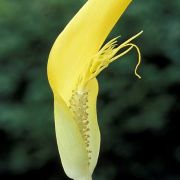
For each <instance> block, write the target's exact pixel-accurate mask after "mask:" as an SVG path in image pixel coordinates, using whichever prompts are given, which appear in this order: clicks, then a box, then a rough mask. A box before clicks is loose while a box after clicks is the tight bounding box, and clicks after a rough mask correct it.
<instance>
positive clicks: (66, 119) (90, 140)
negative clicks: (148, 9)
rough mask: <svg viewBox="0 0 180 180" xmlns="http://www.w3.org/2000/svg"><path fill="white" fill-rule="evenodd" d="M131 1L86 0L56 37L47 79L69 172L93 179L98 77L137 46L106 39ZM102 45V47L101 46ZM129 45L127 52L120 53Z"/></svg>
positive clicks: (63, 159)
mask: <svg viewBox="0 0 180 180" xmlns="http://www.w3.org/2000/svg"><path fill="white" fill-rule="evenodd" d="M130 2H131V0H88V1H87V2H86V4H85V5H84V6H83V7H82V8H81V9H80V11H79V12H78V13H77V14H76V15H75V17H74V18H73V19H72V20H71V21H70V22H69V24H68V25H67V26H66V27H65V29H64V30H63V31H62V32H61V34H60V35H59V36H58V38H57V39H56V41H55V43H54V45H53V47H52V49H51V52H50V55H49V60H48V79H49V83H50V85H51V88H52V91H53V93H54V113H55V129H56V137H57V144H58V149H59V153H60V157H61V162H62V165H63V168H64V171H65V172H66V174H67V176H68V177H70V178H72V179H75V180H89V179H91V177H92V173H93V171H94V168H95V166H96V163H97V159H98V155H99V148H100V132H99V127H98V123H97V113H96V99H97V94H98V82H97V80H96V76H97V75H98V74H99V73H100V72H101V71H102V70H103V69H104V68H106V67H107V66H108V65H109V64H110V63H111V62H113V61H114V60H116V59H118V58H119V57H121V56H123V55H125V54H126V53H127V52H129V51H130V50H131V49H132V48H136V50H137V52H138V55H139V59H138V64H137V66H136V69H135V73H136V75H137V76H138V77H139V78H140V76H139V75H138V74H137V72H136V71H137V68H138V66H139V64H140V61H141V56H140V51H139V48H138V47H137V46H136V45H135V44H133V43H131V41H132V40H133V39H135V38H136V37H137V36H139V35H140V34H141V33H142V32H140V33H138V34H137V35H135V36H133V37H132V38H130V39H129V40H127V41H126V42H124V43H123V44H121V45H120V46H116V39H117V38H115V39H113V40H112V41H110V42H109V43H107V44H106V45H105V46H103V47H102V48H101V46H102V44H103V43H104V41H105V39H106V37H107V36H108V34H109V33H110V31H111V30H112V28H113V27H114V25H115V24H116V22H117V21H118V19H119V18H120V16H121V15H122V14H123V12H124V11H125V10H126V8H127V7H128V5H129V4H130ZM100 48H101V49H100ZM122 48H126V50H125V51H124V52H122V53H121V54H118V51H119V50H120V49H122Z"/></svg>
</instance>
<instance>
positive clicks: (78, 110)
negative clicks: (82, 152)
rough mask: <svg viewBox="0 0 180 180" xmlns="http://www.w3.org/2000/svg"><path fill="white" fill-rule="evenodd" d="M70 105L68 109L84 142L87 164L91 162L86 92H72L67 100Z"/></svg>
mask: <svg viewBox="0 0 180 180" xmlns="http://www.w3.org/2000/svg"><path fill="white" fill-rule="evenodd" d="M69 103H70V107H69V108H70V109H71V111H72V113H73V115H74V119H75V121H76V122H77V124H78V127H79V129H80V132H81V135H82V138H83V140H84V144H85V146H86V151H87V154H88V158H89V162H88V164H90V160H91V153H92V151H91V150H90V149H89V143H90V141H89V138H90V136H89V130H90V129H89V120H88V113H87V110H88V92H87V91H82V90H77V91H72V96H71V98H70V100H69Z"/></svg>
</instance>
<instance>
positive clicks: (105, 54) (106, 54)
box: [78, 31, 143, 88]
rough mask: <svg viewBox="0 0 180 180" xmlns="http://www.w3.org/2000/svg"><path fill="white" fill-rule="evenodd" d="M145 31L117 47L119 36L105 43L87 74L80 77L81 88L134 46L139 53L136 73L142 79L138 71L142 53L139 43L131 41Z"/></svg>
mask: <svg viewBox="0 0 180 180" xmlns="http://www.w3.org/2000/svg"><path fill="white" fill-rule="evenodd" d="M142 33H143V31H141V32H139V33H138V34H136V35H134V36H133V37H131V38H130V39H128V40H127V41H125V42H124V43H122V44H121V45H119V46H118V47H115V46H116V45H117V44H116V43H117V39H118V38H119V37H116V38H114V39H112V40H111V41H109V42H108V43H107V44H105V45H104V46H103V47H102V48H101V49H100V50H99V52H98V53H97V54H96V55H95V56H93V57H92V58H91V60H90V62H89V64H88V65H87V71H86V73H85V74H82V75H81V76H80V78H79V82H78V86H79V87H80V88H83V87H85V86H86V85H87V83H88V82H89V81H90V80H91V79H93V78H95V77H96V76H98V75H99V73H100V72H101V71H102V70H104V69H105V68H107V67H108V65H109V64H110V63H111V62H113V61H115V60H117V59H118V58H120V57H122V56H124V55H126V54H127V53H128V52H129V51H131V50H132V49H133V48H135V49H136V51H137V53H138V63H137V65H136V67H135V70H134V73H135V75H136V76H137V77H138V78H139V79H141V76H140V75H139V74H138V73H137V70H138V68H139V65H140V64H141V53H140V50H139V48H138V46H137V45H135V44H133V43H131V41H132V40H134V39H135V38H137V37H138V36H140V35H141V34H142ZM126 47H128V49H126V50H125V51H124V52H121V53H120V54H118V55H116V54H117V53H118V52H119V51H120V50H121V49H123V48H126Z"/></svg>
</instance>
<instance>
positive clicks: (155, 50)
mask: <svg viewBox="0 0 180 180" xmlns="http://www.w3.org/2000/svg"><path fill="white" fill-rule="evenodd" d="M84 2H85V0H76V1H74V0H32V1H28V0H1V1H0V140H1V144H0V179H8V178H11V179H12V178H13V179H14V178H18V180H21V179H23V180H24V179H26V180H28V179H32V178H35V179H36V178H37V179H38V178H40V179H44V180H57V179H66V177H65V175H64V173H63V171H62V168H61V165H60V161H59V156H58V150H57V147H56V139H55V132H54V123H53V97H52V94H51V90H50V88H49V85H48V82H47V77H46V64H47V59H48V53H49V51H50V48H51V46H52V44H53V42H54V40H55V38H56V37H57V35H58V34H59V32H60V31H62V29H63V28H64V26H65V25H66V24H67V22H68V21H69V20H70V19H71V18H72V17H73V16H74V14H75V13H76V12H77V10H78V9H79V8H80V7H81V6H82V5H83V3H84ZM179 17H180V1H179V0H174V1H168V0H162V1H157V0H151V1H144V0H139V1H133V3H132V5H131V6H130V7H129V8H128V10H127V11H126V13H125V14H124V15H123V17H122V18H121V20H120V21H119V23H118V24H117V25H116V27H115V29H114V30H113V32H112V33H111V35H110V37H109V38H108V39H110V38H112V37H115V36H117V35H119V34H120V35H122V38H120V39H119V43H120V42H122V41H123V40H125V39H126V38H128V37H130V36H132V35H134V34H135V33H137V32H139V31H140V30H141V29H143V30H144V34H143V35H142V36H141V37H140V38H139V39H137V40H136V41H135V42H136V43H137V44H138V45H139V46H140V48H141V50H142V55H143V63H142V66H141V68H140V70H139V72H140V74H141V75H142V80H138V79H137V78H136V77H135V76H134V74H133V72H134V67H135V65H136V54H135V51H132V52H131V53H130V54H129V55H127V56H126V57H123V58H122V59H121V60H120V61H119V62H115V63H114V64H112V65H110V67H109V69H106V70H105V71H104V72H103V73H102V74H101V75H100V76H99V78H98V79H99V83H100V94H99V97H98V105H97V107H98V119H99V123H100V128H101V134H102V143H101V153H100V158H99V162H98V165H97V168H96V170H95V174H94V179H97V180H109V179H111V180H113V179H124V180H126V179H132V180H178V179H180V168H179V167H180V142H179V136H180V133H179V132H180V131H179V126H180V123H179V118H178V112H179V111H180V105H179V103H178V102H179V100H180V94H179V92H180V61H179V57H180V50H179V49H180V31H179V29H180V21H179Z"/></svg>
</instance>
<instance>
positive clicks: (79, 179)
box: [74, 175, 92, 180]
mask: <svg viewBox="0 0 180 180" xmlns="http://www.w3.org/2000/svg"><path fill="white" fill-rule="evenodd" d="M74 180H92V176H90V175H87V176H84V177H80V178H76V179H74Z"/></svg>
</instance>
